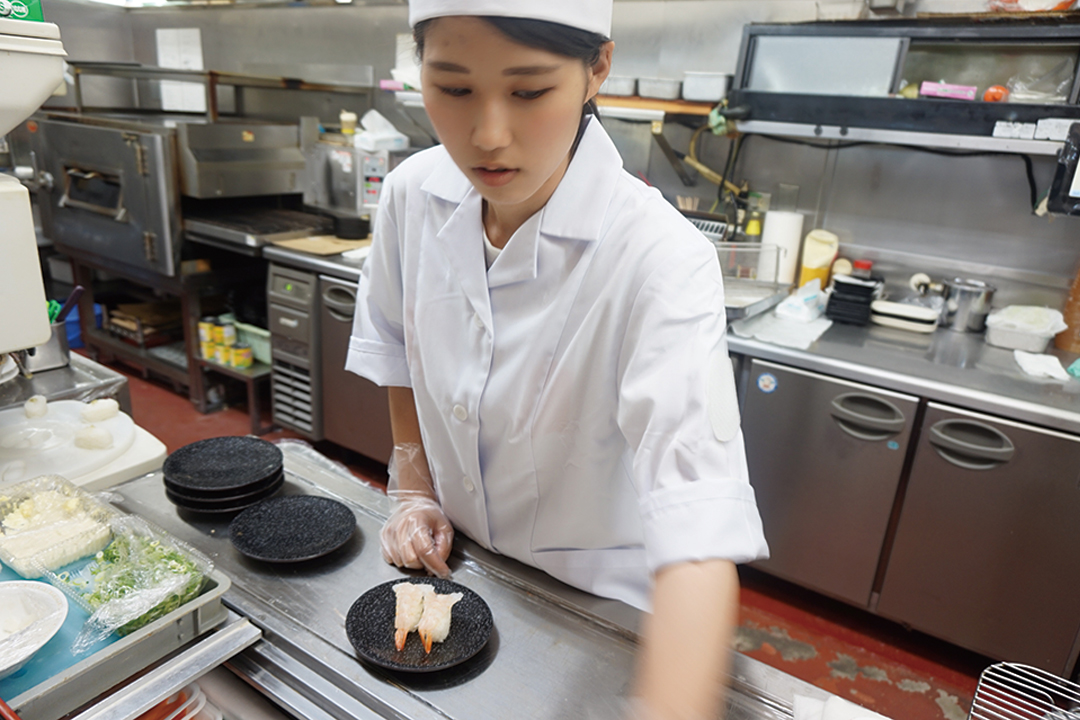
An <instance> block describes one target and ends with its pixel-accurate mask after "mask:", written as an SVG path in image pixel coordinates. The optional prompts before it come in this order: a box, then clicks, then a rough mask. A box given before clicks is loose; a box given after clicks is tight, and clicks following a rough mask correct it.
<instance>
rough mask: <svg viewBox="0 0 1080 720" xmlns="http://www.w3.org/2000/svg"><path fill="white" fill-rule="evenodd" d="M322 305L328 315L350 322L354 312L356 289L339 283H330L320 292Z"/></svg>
mask: <svg viewBox="0 0 1080 720" xmlns="http://www.w3.org/2000/svg"><path fill="white" fill-rule="evenodd" d="M322 301H323V305H324V306H325V307H326V309H327V310H328V311H329V312H330V317H332V318H334V319H335V320H340V321H342V322H351V321H352V318H353V313H354V312H356V291H355V290H352V289H350V288H346V287H342V286H340V285H331V286H329V287H328V288H326V290H324V291H323V294H322Z"/></svg>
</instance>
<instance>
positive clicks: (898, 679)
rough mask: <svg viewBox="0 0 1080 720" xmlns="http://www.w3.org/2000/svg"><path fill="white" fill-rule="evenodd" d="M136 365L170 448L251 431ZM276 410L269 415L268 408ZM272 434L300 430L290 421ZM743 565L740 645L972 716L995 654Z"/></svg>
mask: <svg viewBox="0 0 1080 720" xmlns="http://www.w3.org/2000/svg"><path fill="white" fill-rule="evenodd" d="M114 367H115V369H117V370H118V371H120V372H124V373H125V374H128V376H129V381H130V387H131V401H132V411H133V414H134V419H135V422H137V423H138V424H139V425H140V426H142V427H143V428H145V429H146V430H148V431H149V432H151V433H153V434H154V435H155V436H156V437H158V438H159V439H160V440H161V441H162V442H163V443H165V445H166V447H167V448H168V450H169V452H172V451H174V450H176V449H177V448H180V447H182V446H184V445H186V444H188V443H191V442H194V441H196V440H200V439H203V438H208V437H219V436H222V435H243V434H246V433H248V431H249V429H250V423H249V419H248V416H247V413H246V412H245V410H244V409H243V408H232V407H231V408H228V409H225V410H222V411H220V412H215V413H211V414H207V415H202V414H200V413H199V412H198V411H196V410H195V408H194V407H193V406H192V404H191V403H190V402H189V401H188V399H187V398H186V397H184V396H181V395H178V394H176V393H175V392H173V391H172V390H171V389H167V388H166V386H164V385H159V384H157V383H155V382H153V381H147V380H144V379H142V377H141V376H139V375H135V374H131V373H130V372H129V371H128V370H127V369H126V368H125V367H123V366H121V365H115V366H114ZM264 420H268V418H264ZM263 437H264V438H266V439H268V440H277V439H280V438H299V437H300V436H299V435H297V434H295V433H292V432H289V431H275V432H272V433H269V434H267V435H264V436H263ZM315 446H316V448H317V449H318V450H320V451H322V452H323V453H324V454H326V455H328V456H330V457H332V458H334V459H336V460H339V461H341V462H344V463H345V464H346V465H347V466H349V468H350V469H351V470H352V471H353V472H354V473H355V474H356V475H358V476H359V477H362V478H364V479H366V480H370V481H374V482H375V483H379V484H383V485H385V482H386V467H385V466H384V465H381V464H379V463H377V462H375V461H372V460H368V459H366V458H363V457H361V456H359V455H356V454H354V453H350V452H349V451H347V450H344V449H342V448H339V447H337V446H335V445H333V444H331V443H316V444H315ZM741 575H742V584H743V586H742V596H741V601H742V603H741V604H742V609H741V612H742V615H741V620H740V627H739V628H738V630H737V632H736V638H735V645H736V648H737V649H738V650H740V651H742V652H743V653H745V654H746V655H748V656H750V657H752V658H755V659H757V660H760V661H761V662H764V663H766V664H768V665H771V666H774V667H777V668H779V669H781V670H783V671H785V672H787V673H789V674H791V675H794V676H796V677H798V678H800V679H802V680H805V681H807V682H809V683H812V684H814V685H816V686H818V687H821V688H824V689H825V690H828V691H830V692H833V693H836V694H837V695H841V696H843V697H845V698H848V699H849V700H851V701H853V702H855V703H858V704H860V705H863V706H865V707H868V708H870V709H872V710H875V711H877V712H880V713H882V714H883V715H886V716H888V717H890V718H893V719H894V720H964V719H965V718H967V712H968V709H969V707H970V705H971V699H972V696H973V695H974V692H975V686H976V682H977V679H978V674H979V672H980V671H981V670H982V669H983V668H984V667H986V666H987V665H988V664H990V663H991V661H990V660H989V659H987V658H984V657H981V656H979V655H975V654H974V653H969V652H967V651H965V650H962V649H960V648H957V647H955V646H952V645H949V644H947V643H944V642H941V641H938V640H935V639H933V638H930V637H928V636H925V635H922V634H920V633H917V632H913V631H908V630H905V629H904V628H902V627H900V626H899V625H896V624H894V623H891V622H889V621H887V620H884V619H882V618H878V617H876V616H873V615H871V614H869V613H867V612H863V611H861V610H857V609H854V608H851V607H849V606H847V605H844V604H842V603H839V602H836V601H833V600H830V599H828V598H824V597H822V596H820V595H818V594H816V593H813V592H810V591H806V590H803V589H801V588H797V587H795V586H792V585H790V584H788V583H785V582H783V581H780V580H776V579H774V578H771V577H770V576H767V575H764V574H763V573H760V572H756V571H754V570H753V569H749V568H744V569H742V572H741Z"/></svg>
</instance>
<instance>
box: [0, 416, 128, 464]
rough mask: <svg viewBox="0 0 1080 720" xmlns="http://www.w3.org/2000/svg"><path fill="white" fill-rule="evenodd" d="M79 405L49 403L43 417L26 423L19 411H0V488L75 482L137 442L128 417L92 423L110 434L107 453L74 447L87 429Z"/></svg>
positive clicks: (104, 450)
mask: <svg viewBox="0 0 1080 720" xmlns="http://www.w3.org/2000/svg"><path fill="white" fill-rule="evenodd" d="M84 407H86V403H82V402H79V401H78V400H57V401H55V402H50V403H49V405H48V412H47V413H46V414H45V416H44V417H40V418H28V417H26V412H25V411H24V410H23V408H22V406H21V405H20V406H18V407H13V408H9V409H8V410H0V484H7V483H12V482H18V481H21V480H29V479H31V478H35V477H37V476H39V475H62V476H63V477H66V478H68V479H69V480H73V479H75V478H77V477H79V476H80V475H84V474H86V473H88V472H91V471H93V470H97V469H98V468H100V467H103V466H104V465H106V464H108V463H109V462H111V461H113V460H115V459H116V458H118V457H120V455H122V454H123V453H124V452H125V451H126V450H127V449H128V448H129V447H131V444H132V443H133V442H134V441H135V423H134V422H133V421H132V419H131V417H130V416H128V415H126V414H124V413H122V412H121V413H118V414H117V415H116V417H112V418H109V419H108V420H105V421H103V422H98V423H94V424H95V425H97V426H98V427H101V428H104V429H106V430H108V431H109V432H110V433H111V434H112V438H113V442H112V445H111V446H110V447H107V448H105V449H102V450H89V449H86V448H80V447H76V446H75V433H76V432H77V431H78V430H79V428H81V427H84V426H86V424H87V423H85V422H83V420H82V417H81V416H80V413H81V412H82V409H83V408H84Z"/></svg>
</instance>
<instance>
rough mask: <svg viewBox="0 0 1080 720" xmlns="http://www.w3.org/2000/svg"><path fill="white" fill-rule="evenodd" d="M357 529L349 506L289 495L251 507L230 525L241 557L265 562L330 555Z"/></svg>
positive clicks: (230, 534)
mask: <svg viewBox="0 0 1080 720" xmlns="http://www.w3.org/2000/svg"><path fill="white" fill-rule="evenodd" d="M355 530H356V516H355V515H353V511H352V510H350V509H349V508H348V506H347V505H344V504H343V503H340V502H338V501H337V500H331V499H330V498H325V497H319V496H317V495H286V496H284V497H279V498H274V499H273V500H266V501H264V502H261V503H259V504H258V505H253V506H251V507H249V508H248V509H247V510H245V511H244V512H242V513H240V514H239V515H237V516H236V518H235V519H234V520H233V521H232V523H231V524H230V525H229V538H230V539H231V540H232V544H233V547H235V548H236V549H237V550H238V551H239V552H240V554H241V555H246V556H247V557H249V558H252V559H254V560H262V561H264V562H279V563H287V562H300V561H301V560H312V559H314V558H317V557H322V556H323V555H328V554H330V553H332V552H333V551H335V550H337V549H338V548H339V547H341V546H342V545H344V544H345V543H347V542H348V541H349V538H351V537H352V535H353V532H354V531H355Z"/></svg>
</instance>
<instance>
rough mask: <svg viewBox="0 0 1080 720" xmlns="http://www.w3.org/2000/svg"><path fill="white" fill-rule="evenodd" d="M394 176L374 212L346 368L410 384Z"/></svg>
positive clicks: (379, 381)
mask: <svg viewBox="0 0 1080 720" xmlns="http://www.w3.org/2000/svg"><path fill="white" fill-rule="evenodd" d="M395 188H396V185H395V184H394V183H393V174H391V175H390V176H389V177H388V178H387V182H386V185H385V186H384V188H383V195H382V199H381V202H380V204H379V209H378V212H377V213H376V215H375V218H376V219H375V231H374V233H373V241H372V245H371V253H370V254H369V255H368V257H367V259H366V260H365V261H364V267H363V268H362V270H361V272H360V285H359V287H358V288H357V293H356V313H355V315H354V316H353V328H352V336H351V337H350V338H349V351H348V354H347V355H346V357H345V369H346V370H349V371H350V372H354V373H356V374H357V375H360V376H362V377H366V378H367V379H368V380H371V381H372V382H374V383H375V384H377V385H382V386H395V387H411V386H412V382H411V380H410V377H409V366H408V362H407V361H406V356H405V328H404V306H405V290H404V283H403V281H402V252H401V247H402V238H401V236H400V233H399V226H398V223H397V218H396V214H395V209H396V206H397V203H398V202H403V198H398V197H396V192H395Z"/></svg>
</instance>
